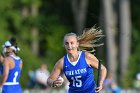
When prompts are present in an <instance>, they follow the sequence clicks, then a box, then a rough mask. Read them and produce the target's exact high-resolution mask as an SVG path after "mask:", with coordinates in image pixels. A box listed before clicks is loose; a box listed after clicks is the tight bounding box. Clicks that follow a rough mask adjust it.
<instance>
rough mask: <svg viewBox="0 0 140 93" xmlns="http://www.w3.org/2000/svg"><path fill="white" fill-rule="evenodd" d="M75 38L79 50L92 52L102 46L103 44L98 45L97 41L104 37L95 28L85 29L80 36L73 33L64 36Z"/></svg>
mask: <svg viewBox="0 0 140 93" xmlns="http://www.w3.org/2000/svg"><path fill="white" fill-rule="evenodd" d="M72 35H73V36H75V37H77V40H78V42H79V48H78V49H79V50H83V51H88V52H94V51H95V49H94V48H95V47H99V46H102V45H103V43H99V40H100V39H101V38H102V37H103V36H104V35H103V33H102V30H101V29H100V28H96V27H95V26H93V27H91V28H89V29H85V30H84V31H83V33H82V35H79V36H77V35H76V34H75V33H68V34H66V35H65V36H72Z"/></svg>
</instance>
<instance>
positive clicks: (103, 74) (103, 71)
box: [85, 52, 107, 92]
mask: <svg viewBox="0 0 140 93" xmlns="http://www.w3.org/2000/svg"><path fill="white" fill-rule="evenodd" d="M85 56H86V61H87V64H88V65H89V66H92V67H93V68H96V69H98V64H99V60H98V59H97V58H96V57H95V56H94V55H93V54H91V53H88V52H86V53H85ZM106 74H107V70H106V67H105V66H104V65H103V64H101V77H100V83H99V87H98V88H97V90H98V91H100V90H101V89H102V88H103V82H104V80H105V78H106ZM98 91H97V92H98Z"/></svg>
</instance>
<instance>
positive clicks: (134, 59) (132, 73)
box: [128, 27, 140, 86]
mask: <svg viewBox="0 0 140 93" xmlns="http://www.w3.org/2000/svg"><path fill="white" fill-rule="evenodd" d="M139 36H140V32H139V31H138V30H137V29H136V28H134V27H133V33H132V47H131V53H132V54H131V57H130V63H129V68H128V69H129V71H128V72H129V73H128V77H130V78H129V79H130V80H131V81H134V80H135V79H136V74H137V73H139V71H140V57H139V54H140V43H139V40H140V37H139ZM136 46H137V47H136ZM130 80H129V81H128V82H129V84H130V86H132V85H133V82H130Z"/></svg>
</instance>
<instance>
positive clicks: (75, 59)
mask: <svg viewBox="0 0 140 93" xmlns="http://www.w3.org/2000/svg"><path fill="white" fill-rule="evenodd" d="M100 37H102V32H101V31H100V30H98V29H95V28H91V29H89V30H87V31H86V32H84V33H83V34H82V35H81V36H79V37H77V35H76V34H75V33H68V34H66V35H65V36H64V47H65V49H66V51H67V54H66V55H65V56H63V57H62V58H61V59H60V60H58V62H57V63H56V64H55V66H54V69H53V71H52V73H51V75H50V77H49V78H48V80H47V83H48V85H50V86H52V87H59V86H61V85H62V83H63V80H61V79H58V76H59V75H60V73H62V72H63V73H64V75H65V76H66V78H67V79H68V81H69V90H68V93H96V92H99V91H101V89H102V88H103V82H104V80H105V77H106V73H107V70H106V68H105V66H104V65H101V78H100V83H99V86H98V87H97V86H96V83H95V80H94V73H93V68H96V69H98V63H99V62H98V59H97V58H96V57H95V56H94V55H93V54H91V53H89V51H93V48H94V47H96V46H100V44H99V45H96V44H95V42H97V41H96V39H99V38H100Z"/></svg>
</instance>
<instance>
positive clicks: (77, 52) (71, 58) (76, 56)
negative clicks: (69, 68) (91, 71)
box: [68, 51, 80, 62]
mask: <svg viewBox="0 0 140 93" xmlns="http://www.w3.org/2000/svg"><path fill="white" fill-rule="evenodd" d="M79 54H80V52H79V51H76V52H74V53H71V54H68V57H69V59H70V61H71V62H74V61H76V60H77V59H78V57H79Z"/></svg>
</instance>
